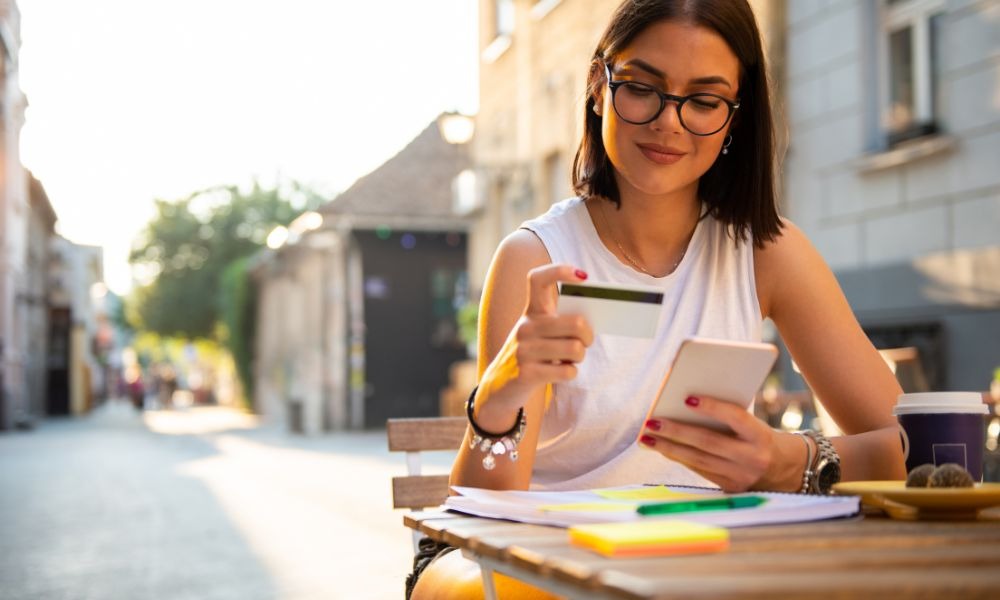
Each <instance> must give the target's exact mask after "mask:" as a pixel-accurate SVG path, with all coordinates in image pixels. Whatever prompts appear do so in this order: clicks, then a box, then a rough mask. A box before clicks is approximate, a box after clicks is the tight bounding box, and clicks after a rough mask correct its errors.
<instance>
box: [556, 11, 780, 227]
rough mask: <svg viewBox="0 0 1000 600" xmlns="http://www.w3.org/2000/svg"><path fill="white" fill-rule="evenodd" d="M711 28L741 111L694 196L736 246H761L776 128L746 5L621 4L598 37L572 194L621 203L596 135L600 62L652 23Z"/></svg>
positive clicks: (772, 208) (775, 221)
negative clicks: (734, 72)
mask: <svg viewBox="0 0 1000 600" xmlns="http://www.w3.org/2000/svg"><path fill="white" fill-rule="evenodd" d="M670 20H673V21H679V22H684V23H691V24H694V25H698V26H701V27H705V28H707V29H710V30H712V31H714V32H716V33H717V34H719V35H720V36H721V37H722V39H724V40H725V41H726V43H727V44H729V47H730V48H731V49H732V51H733V53H734V54H735V55H736V58H737V59H738V60H739V62H740V86H739V89H740V92H739V98H740V108H739V110H737V111H736V113H735V114H734V115H733V123H732V125H731V127H730V131H729V133H730V134H732V136H733V137H732V143H731V144H730V145H729V153H728V154H726V155H725V156H720V157H719V158H718V159H716V161H715V163H714V164H713V165H712V166H711V167H710V168H709V169H708V171H706V172H705V174H704V175H702V176H701V179H700V180H699V183H698V196H699V197H700V198H701V201H702V202H703V203H704V204H705V205H706V208H707V210H708V212H709V213H711V214H712V215H713V216H714V217H715V218H717V219H719V220H720V221H722V222H724V223H727V224H729V225H730V226H731V227H732V229H733V233H734V235H735V236H736V237H737V238H738V239H741V240H745V239H746V238H747V236H748V234H749V235H750V236H752V238H753V242H754V244H756V245H757V246H763V244H764V242H765V241H770V240H773V239H774V238H775V237H776V236H778V235H779V234H780V230H781V221H780V219H779V217H778V210H777V206H776V198H775V183H774V182H775V171H774V164H775V161H774V146H775V143H774V124H773V122H772V119H771V101H770V97H769V87H768V81H767V69H766V65H765V63H764V50H763V45H762V44H761V39H760V31H759V30H758V29H757V21H756V20H755V18H754V15H753V11H752V10H751V8H750V5H749V4H748V3H747V1H746V0H625V1H624V2H622V4H621V5H620V6H619V7H618V9H617V10H616V11H615V13H614V15H613V16H612V18H611V22H610V23H609V24H608V28H607V29H606V30H605V31H604V35H602V36H601V40H600V42H598V44H597V49H596V50H595V51H594V60H593V61H591V65H590V72H589V74H588V75H587V101H586V103H585V106H584V110H583V119H584V133H583V139H582V140H581V141H580V147H579V149H578V150H577V152H576V158H575V159H574V161H573V189H574V190H575V191H576V193H577V194H579V195H580V196H582V197H584V198H586V197H591V196H600V197H603V198H606V199H607V200H610V201H611V202H614V203H615V204H620V203H621V197H620V195H619V191H618V184H617V183H616V182H615V177H614V167H613V166H612V165H611V161H610V160H609V159H608V154H607V152H606V151H605V149H604V140H603V139H602V136H601V117H600V116H599V115H597V114H595V113H594V105H595V102H596V101H597V99H598V98H600V97H601V92H602V90H603V87H604V86H605V85H606V83H607V82H606V81H605V77H604V67H603V64H602V61H603V62H607V63H608V64H611V63H612V62H613V60H614V58H615V57H616V55H618V54H619V53H620V52H621V51H622V50H623V49H625V48H626V47H627V46H628V45H629V44H630V43H632V40H634V39H635V38H636V36H638V35H639V34H640V33H641V32H642V31H643V30H645V29H646V28H647V27H649V26H650V25H653V24H655V23H659V22H662V21H670Z"/></svg>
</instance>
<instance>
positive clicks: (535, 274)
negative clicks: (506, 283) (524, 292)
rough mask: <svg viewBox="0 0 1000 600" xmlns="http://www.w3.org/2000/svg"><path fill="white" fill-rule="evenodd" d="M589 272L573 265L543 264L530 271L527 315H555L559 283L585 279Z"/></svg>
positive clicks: (525, 312)
mask: <svg viewBox="0 0 1000 600" xmlns="http://www.w3.org/2000/svg"><path fill="white" fill-rule="evenodd" d="M586 279H587V274H586V273H585V272H584V271H581V270H580V269H577V268H576V267H573V266H571V265H543V266H541V267H536V268H534V269H532V270H530V271H528V304H527V308H526V309H525V311H524V314H526V315H554V314H555V313H556V293H557V292H558V290H557V287H556V286H557V285H558V283H559V282H560V281H566V282H572V283H577V282H580V281H585V280H586Z"/></svg>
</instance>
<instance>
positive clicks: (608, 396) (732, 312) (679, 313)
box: [521, 198, 763, 490]
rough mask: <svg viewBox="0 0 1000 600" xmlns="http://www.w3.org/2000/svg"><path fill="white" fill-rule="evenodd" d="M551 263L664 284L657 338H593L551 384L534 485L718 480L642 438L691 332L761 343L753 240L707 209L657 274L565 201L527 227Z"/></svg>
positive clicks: (623, 280) (611, 278) (614, 278)
mask: <svg viewBox="0 0 1000 600" xmlns="http://www.w3.org/2000/svg"><path fill="white" fill-rule="evenodd" d="M521 228H522V229H527V230H529V231H531V232H533V233H534V234H535V235H537V236H538V238H539V239H540V240H541V241H542V243H543V244H544V245H545V248H546V250H548V253H549V257H550V258H551V259H552V262H553V263H566V264H569V265H572V266H574V267H578V268H580V269H583V270H584V271H586V272H587V274H588V279H590V280H592V281H595V282H608V283H616V284H621V285H629V284H632V285H635V284H640V285H644V286H655V287H658V288H660V289H661V290H663V313H662V314H661V317H660V322H659V325H658V328H657V331H656V335H655V336H654V337H653V338H630V337H621V336H612V335H596V336H595V339H594V343H593V345H592V346H591V347H590V348H588V349H587V355H586V358H585V359H584V361H583V362H582V363H580V365H578V367H579V369H578V375H577V377H576V379H574V380H573V381H569V382H566V383H558V384H555V385H554V386H553V396H552V399H551V401H550V402H549V404H548V407H547V408H546V411H545V416H544V419H543V421H542V429H541V435H540V437H539V441H538V451H537V454H536V457H535V465H534V471H533V473H532V478H531V481H532V485H531V487H532V489H553V490H555V489H593V488H596V487H607V486H615V485H625V484H633V483H671V484H677V485H703V486H712V487H715V484H713V483H711V482H710V481H708V480H706V479H704V478H703V477H701V476H700V475H698V474H697V473H694V472H693V471H691V470H689V469H687V468H686V467H684V466H683V465H680V464H679V463H676V462H674V461H671V460H669V459H667V458H665V457H664V456H663V455H661V454H659V453H658V452H655V451H652V450H648V449H645V448H642V447H641V446H640V445H639V444H638V443H637V442H636V439H637V438H638V435H639V432H640V430H641V429H642V427H643V423H644V421H645V418H646V414H647V413H648V411H649V408H650V405H651V404H652V402H653V399H654V398H655V396H656V393H657V391H658V390H659V386H660V383H661V382H662V379H663V375H664V374H665V373H666V371H667V368H668V367H669V366H670V364H671V362H673V359H674V355H675V354H676V353H677V349H678V348H679V347H680V344H681V342H682V341H684V339H685V338H687V337H690V336H702V337H710V338H722V339H729V340H738V341H754V342H758V341H760V339H761V335H762V321H763V319H762V317H761V313H760V304H759V302H758V300H757V288H756V284H755V282H754V263H753V244H752V243H751V242H750V241H746V242H735V241H734V240H733V237H732V236H731V235H729V233H728V232H729V231H730V228H729V227H728V226H726V225H725V224H724V223H721V222H719V221H718V220H716V219H714V218H712V217H711V216H708V217H705V218H703V219H702V220H701V221H699V223H698V225H697V227H696V228H695V232H694V235H693V237H692V238H691V242H690V244H689V245H688V249H687V252H686V253H685V255H684V258H683V260H682V261H681V263H680V265H679V266H678V267H677V269H676V270H675V271H674V272H673V273H671V274H669V275H667V276H666V277H653V276H650V275H646V274H645V273H640V272H638V271H636V270H634V269H631V268H629V267H627V266H625V265H623V264H622V263H621V262H620V261H619V260H618V258H617V257H616V256H615V255H614V254H612V253H611V251H610V250H608V249H607V248H606V247H605V246H604V243H603V242H602V241H601V240H600V238H599V237H598V235H597V230H596V229H594V224H593V222H592V221H591V219H590V214H589V213H588V212H587V208H586V206H585V205H584V203H583V201H582V200H581V199H579V198H571V199H568V200H563V201H562V202H559V203H557V204H555V205H553V206H552V207H551V208H550V209H549V211H548V212H547V213H545V214H544V215H541V216H539V217H537V218H535V219H532V220H529V221H525V222H524V223H522V224H521Z"/></svg>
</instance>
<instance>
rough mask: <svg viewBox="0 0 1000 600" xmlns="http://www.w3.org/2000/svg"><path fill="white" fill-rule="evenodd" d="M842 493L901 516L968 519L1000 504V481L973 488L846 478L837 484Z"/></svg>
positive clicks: (901, 517)
mask: <svg viewBox="0 0 1000 600" xmlns="http://www.w3.org/2000/svg"><path fill="white" fill-rule="evenodd" d="M833 489H834V491H836V492H837V493H838V494H841V495H851V496H861V501H862V502H863V503H864V504H867V505H869V506H874V507H876V508H880V509H882V510H885V511H886V512H887V513H889V516H891V517H894V518H898V519H919V518H939V519H968V518H973V519H974V518H976V517H977V515H978V513H979V511H980V510H982V509H984V508H989V507H991V506H1000V483H978V484H976V486H975V487H971V488H917V487H911V488H908V487H906V482H905V481H845V482H842V483H838V484H835V485H834V486H833Z"/></svg>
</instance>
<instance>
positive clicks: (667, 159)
mask: <svg viewBox="0 0 1000 600" xmlns="http://www.w3.org/2000/svg"><path fill="white" fill-rule="evenodd" d="M638 146H639V151H640V152H642V154H643V156H645V157H646V158H648V159H649V160H651V161H653V162H655V163H657V164H660V165H672V164H674V163H675V162H677V161H679V160H680V159H682V158H684V155H685V154H686V152H681V151H680V150H674V149H673V148H664V147H663V146H656V145H653V144H639V145H638Z"/></svg>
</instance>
